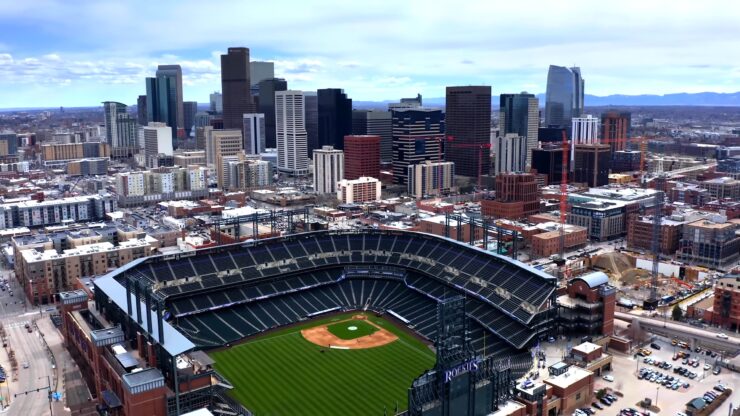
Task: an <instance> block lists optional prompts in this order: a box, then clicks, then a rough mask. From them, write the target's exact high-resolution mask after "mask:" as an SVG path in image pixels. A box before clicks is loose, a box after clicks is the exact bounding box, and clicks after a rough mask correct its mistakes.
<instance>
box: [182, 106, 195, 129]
mask: <svg viewBox="0 0 740 416" xmlns="http://www.w3.org/2000/svg"><path fill="white" fill-rule="evenodd" d="M182 108H183V114H184V115H183V120H184V121H183V128H184V129H185V137H190V134H191V133H192V131H193V127H194V126H195V114H197V113H198V102H197V101H185V102H184V103H182Z"/></svg>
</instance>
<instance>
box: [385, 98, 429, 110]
mask: <svg viewBox="0 0 740 416" xmlns="http://www.w3.org/2000/svg"><path fill="white" fill-rule="evenodd" d="M421 106H422V100H421V94H416V97H413V98H401V101H399V102H397V103H389V104H388V111H394V110H403V109H408V108H421Z"/></svg>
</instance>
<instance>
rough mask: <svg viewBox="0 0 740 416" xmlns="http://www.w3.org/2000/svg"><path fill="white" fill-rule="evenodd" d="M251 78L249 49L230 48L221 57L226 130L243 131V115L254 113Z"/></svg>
mask: <svg viewBox="0 0 740 416" xmlns="http://www.w3.org/2000/svg"><path fill="white" fill-rule="evenodd" d="M249 78H250V77H249V49H248V48H229V49H228V53H227V54H226V55H221V94H222V96H223V106H224V128H225V129H239V130H241V128H242V117H243V115H244V114H249V113H254V106H253V103H252V93H251V90H250V87H251V83H250V82H251V81H250V79H249Z"/></svg>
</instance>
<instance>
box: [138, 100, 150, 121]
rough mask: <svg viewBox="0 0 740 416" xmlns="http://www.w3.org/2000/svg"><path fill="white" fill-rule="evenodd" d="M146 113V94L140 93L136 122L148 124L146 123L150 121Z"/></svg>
mask: <svg viewBox="0 0 740 416" xmlns="http://www.w3.org/2000/svg"><path fill="white" fill-rule="evenodd" d="M146 113H147V111H146V95H140V96H139V97H138V98H137V99H136V116H137V117H136V122H137V123H139V125H140V126H146V123H148V121H147V119H146V117H147V115H146Z"/></svg>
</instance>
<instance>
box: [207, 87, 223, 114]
mask: <svg viewBox="0 0 740 416" xmlns="http://www.w3.org/2000/svg"><path fill="white" fill-rule="evenodd" d="M209 104H210V105H209V108H208V110H209V111H210V112H212V113H216V114H219V113H223V111H224V99H223V96H222V95H221V93H220V92H218V91H214V92H212V93H211V95H210V96H209Z"/></svg>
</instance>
